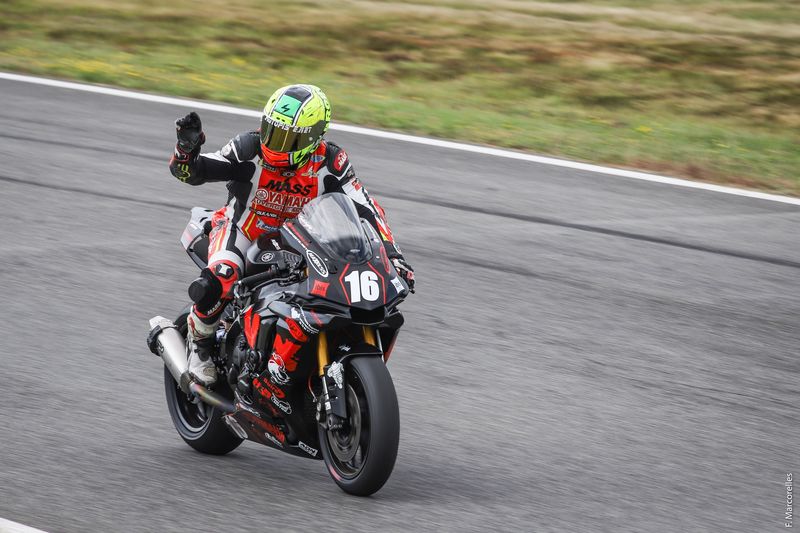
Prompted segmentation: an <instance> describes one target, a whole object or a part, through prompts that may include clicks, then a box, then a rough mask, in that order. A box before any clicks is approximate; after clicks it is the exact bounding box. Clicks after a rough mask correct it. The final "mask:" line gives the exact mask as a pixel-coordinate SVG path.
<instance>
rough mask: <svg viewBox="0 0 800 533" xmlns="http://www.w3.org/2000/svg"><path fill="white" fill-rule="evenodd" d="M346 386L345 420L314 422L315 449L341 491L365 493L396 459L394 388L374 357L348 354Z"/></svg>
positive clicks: (379, 484) (397, 434) (382, 481)
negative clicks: (331, 426) (330, 424)
mask: <svg viewBox="0 0 800 533" xmlns="http://www.w3.org/2000/svg"><path fill="white" fill-rule="evenodd" d="M346 390H347V410H348V413H347V414H348V422H347V423H346V424H345V426H344V428H342V429H341V430H339V431H328V430H327V429H326V428H323V427H322V426H318V428H319V429H318V431H319V442H320V450H321V451H322V457H323V459H324V460H325V465H326V466H327V467H328V473H329V474H330V475H331V477H332V478H333V480H334V481H335V482H336V484H337V485H339V487H340V488H341V489H342V490H343V491H345V492H347V493H349V494H353V495H356V496H369V495H370V494H374V493H375V492H377V491H378V490H380V488H381V487H383V485H384V484H385V483H386V481H387V480H388V479H389V476H390V475H391V473H392V469H393V468H394V463H395V460H396V459H397V447H398V444H399V441H400V411H399V409H398V407H397V393H396V392H395V390H394V384H393V383H392V377H391V376H390V375H389V371H388V370H387V369H386V365H385V364H384V362H383V360H382V359H381V358H379V357H355V358H353V359H351V360H350V361H349V363H348V366H347V380H346Z"/></svg>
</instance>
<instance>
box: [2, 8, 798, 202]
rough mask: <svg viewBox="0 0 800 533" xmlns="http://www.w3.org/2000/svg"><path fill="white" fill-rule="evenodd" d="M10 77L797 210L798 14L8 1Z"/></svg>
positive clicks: (5, 50) (6, 61)
mask: <svg viewBox="0 0 800 533" xmlns="http://www.w3.org/2000/svg"><path fill="white" fill-rule="evenodd" d="M643 4H646V6H643ZM0 69H3V70H13V71H21V72H29V73H34V74H41V75H53V76H59V77H65V78H72V79H78V80H84V81H89V82H98V83H108V84H113V85H118V86H122V87H129V88H134V89H143V90H148V91H157V92H163V93H169V94H177V95H184V96H189V97H196V98H203V99H211V100H218V101H225V102H231V103H234V104H239V105H244V106H248V107H253V108H258V107H260V106H261V105H263V103H264V101H265V100H266V98H267V96H268V95H269V94H270V93H271V92H272V91H273V90H274V89H275V88H277V87H278V86H280V85H283V84H286V83H292V82H307V83H314V84H317V85H319V86H320V87H322V88H323V89H324V90H325V91H326V92H327V93H328V95H329V97H330V98H331V100H332V103H333V110H334V119H335V120H340V121H342V122H351V123H357V124H361V125H368V126H376V127H381V128H388V129H393V130H401V131H405V132H410V133H416V134H424V135H432V136H437V137H444V138H453V139H460V140H465V141H470V142H476V143H487V144H493V145H498V146H505V147H510V148H517V149H523V150H528V151H532V152H537V153H546V154H552V155H556V156H561V157H567V158H571V159H579V160H585V161H592V162H599V163H606V164H611V165H617V166H630V167H636V168H644V169H650V170H654V171H657V172H663V173H667V174H673V175H679V176H684V177H688V178H691V179H697V180H704V181H712V182H717V183H726V184H733V185H740V186H744V187H750V188H757V189H762V190H767V191H771V192H777V193H783V194H791V195H796V196H800V176H799V175H798V172H797V169H798V168H800V150H798V144H799V143H798V141H800V135H798V128H799V127H800V3H798V2H796V1H795V0H762V1H758V2H756V1H753V0H749V1H746V0H745V1H739V0H691V1H689V0H670V1H666V0H652V1H649V2H641V1H637V0H584V1H570V0H560V1H529V0H496V1H493V2H485V1H478V0H438V1H434V0H412V1H411V2H391V1H360V0H327V1H321V0H320V1H317V0H304V1H303V0H298V1H296V2H292V3H288V2H287V3H284V2H280V3H278V2H260V1H258V0H227V1H224V2H223V1H221V0H207V1H205V2H189V1H187V0H173V1H172V2H169V3H166V2H158V1H154V0H139V1H133V0H59V1H55V0H4V2H3V3H2V4H0Z"/></svg>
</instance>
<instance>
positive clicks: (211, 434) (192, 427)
mask: <svg viewBox="0 0 800 533" xmlns="http://www.w3.org/2000/svg"><path fill="white" fill-rule="evenodd" d="M175 325H176V326H177V327H178V331H180V332H181V335H183V336H184V338H185V337H186V315H185V314H183V315H181V316H179V317H178V319H177V320H176V321H175ZM218 383H219V385H218V388H217V389H215V392H217V393H218V394H221V395H222V396H225V397H226V398H228V399H229V400H230V399H232V397H233V394H232V392H231V390H230V389H229V388H228V387H227V384H226V383H224V382H222V381H220V382H218ZM164 391H165V392H166V396H167V409H169V416H170V418H172V424H173V425H174V426H175V429H176V430H177V431H178V435H180V436H181V438H182V439H183V441H184V442H185V443H186V444H188V445H189V446H191V447H192V448H194V449H195V450H197V451H198V452H202V453H207V454H211V455H225V454H226V453H229V452H231V451H233V450H235V449H236V448H237V447H238V446H239V445H240V444H241V443H242V442H243V440H242V439H240V438H239V437H238V436H236V435H234V434H233V432H232V431H231V430H230V429H229V428H228V425H227V424H226V423H225V421H224V420H223V419H222V412H221V411H220V410H219V409H217V408H215V407H212V406H210V405H207V404H205V403H203V402H201V401H200V400H198V399H196V398H189V396H187V395H186V393H184V392H183V391H182V390H181V389H180V387H179V386H178V383H177V382H176V381H175V379H174V378H173V377H172V374H170V372H169V370H168V369H167V367H166V366H165V367H164Z"/></svg>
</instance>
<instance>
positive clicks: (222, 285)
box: [186, 210, 250, 386]
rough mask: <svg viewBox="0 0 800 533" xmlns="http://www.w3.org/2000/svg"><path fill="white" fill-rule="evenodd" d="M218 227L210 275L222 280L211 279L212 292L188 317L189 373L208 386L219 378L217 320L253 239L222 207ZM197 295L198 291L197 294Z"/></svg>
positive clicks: (211, 239) (212, 242)
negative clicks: (216, 356)
mask: <svg viewBox="0 0 800 533" xmlns="http://www.w3.org/2000/svg"><path fill="white" fill-rule="evenodd" d="M212 224H214V228H213V229H212V230H211V234H210V235H209V244H208V252H209V258H208V259H209V261H208V268H207V270H206V272H205V275H206V276H212V278H213V279H215V280H216V281H217V282H218V283H210V284H208V285H209V288H208V290H209V291H210V292H209V293H208V294H203V295H201V297H199V298H196V299H195V301H196V302H198V303H196V304H195V305H194V306H192V311H191V313H190V314H189V318H188V326H189V328H188V334H187V339H186V340H187V347H188V351H189V373H190V374H192V375H193V376H194V377H195V378H196V379H197V380H198V381H200V382H201V383H203V384H204V385H206V386H208V385H211V384H212V383H214V382H215V381H216V380H217V370H216V368H215V367H214V362H213V361H212V360H211V354H212V353H213V350H214V346H215V345H216V339H215V335H216V331H217V324H219V320H220V317H221V316H222V312H223V311H224V310H225V306H226V305H227V303H228V302H229V301H230V300H231V298H232V297H233V284H234V283H236V281H238V280H239V279H240V278H241V276H242V272H243V271H244V255H245V253H247V248H248V247H249V246H250V241H249V240H248V239H247V237H245V236H244V234H243V233H242V232H241V231H240V230H239V228H237V227H236V225H235V224H233V223H231V222H230V220H228V219H227V218H225V216H224V214H223V213H222V210H220V211H218V212H217V213H215V214H214V218H213V220H212ZM194 296H197V295H194Z"/></svg>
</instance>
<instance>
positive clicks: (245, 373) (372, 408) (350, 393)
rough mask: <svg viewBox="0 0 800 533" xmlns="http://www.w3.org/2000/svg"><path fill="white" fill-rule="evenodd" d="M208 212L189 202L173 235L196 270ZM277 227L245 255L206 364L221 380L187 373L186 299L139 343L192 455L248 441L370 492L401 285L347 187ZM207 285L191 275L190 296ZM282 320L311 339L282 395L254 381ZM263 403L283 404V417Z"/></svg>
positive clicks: (390, 408) (389, 450)
mask: <svg viewBox="0 0 800 533" xmlns="http://www.w3.org/2000/svg"><path fill="white" fill-rule="evenodd" d="M212 214H213V212H212V211H211V210H208V209H204V208H200V207H195V208H193V209H192V214H191V220H190V221H189V223H188V225H187V226H186V229H185V231H184V233H183V235H182V236H181V243H182V244H183V246H184V248H185V249H186V252H187V253H188V254H189V256H190V257H191V258H192V260H193V261H194V262H195V263H196V264H197V266H198V267H200V268H201V269H202V268H205V267H206V266H207V255H208V242H209V239H208V234H209V232H210V229H211V217H212ZM279 233H280V239H277V238H274V236H273V237H269V236H266V239H263V238H262V239H259V240H257V241H256V242H254V244H253V245H251V247H250V248H249V249H248V251H247V254H246V264H245V272H246V274H247V277H244V278H242V279H240V280H239V281H238V282H236V284H235V285H234V291H233V294H234V297H233V300H232V301H231V302H230V303H229V304H228V305H227V307H226V309H225V310H224V312H223V316H222V319H221V321H220V325H219V329H218V331H217V332H216V338H217V341H218V343H217V348H216V349H215V351H214V354H213V355H212V360H213V361H214V363H215V365H216V367H217V371H218V375H219V376H220V377H219V379H218V380H217V382H216V383H215V384H214V385H212V386H211V387H208V388H207V387H204V386H203V385H202V384H200V383H199V382H197V381H196V380H194V379H193V378H192V377H191V376H190V375H189V373H188V371H187V370H188V358H187V351H186V332H187V317H188V314H189V311H190V309H191V305H188V306H186V308H184V309H183V311H182V312H181V313H180V314H179V315H178V317H177V318H176V319H175V321H171V320H168V319H166V318H164V317H161V316H156V317H153V318H152V319H151V320H150V328H151V330H150V334H149V336H148V346H149V348H150V350H151V351H152V352H153V353H154V354H156V355H158V356H159V357H161V358H162V359H163V362H164V387H165V391H166V398H167V406H168V409H169V414H170V416H171V418H172V422H173V424H174V426H175V429H176V430H177V431H178V434H179V435H180V436H181V438H182V439H183V440H184V441H185V442H186V443H187V444H188V445H189V446H191V447H192V448H194V449H195V450H198V451H200V452H203V453H208V454H214V455H223V454H226V453H228V452H230V451H232V450H234V449H235V448H236V447H237V446H239V445H240V444H241V443H242V442H243V441H244V440H251V441H254V442H257V443H259V444H264V445H266V446H269V447H271V448H276V449H278V450H281V451H283V452H286V453H289V454H291V455H295V456H299V457H305V458H309V459H322V460H323V461H324V462H325V465H326V466H327V469H328V472H329V473H330V475H331V477H332V478H333V480H334V481H335V482H336V484H337V485H338V486H339V487H340V488H341V489H343V490H344V491H345V492H348V493H350V494H355V495H361V496H366V495H369V494H373V493H374V492H376V491H377V490H379V489H380V488H381V487H382V486H383V485H384V483H385V482H386V481H387V480H388V478H389V476H390V474H391V472H392V468H393V467H394V463H395V459H396V457H397V446H398V441H399V436H400V418H399V411H398V406H397V395H396V393H395V389H394V385H393V383H392V379H391V376H390V375H389V372H388V370H387V368H386V364H385V363H386V361H387V360H388V358H389V356H390V355H391V353H392V348H393V346H394V343H395V340H396V339H397V334H398V331H399V329H400V327H401V326H402V325H403V315H402V314H401V313H400V311H399V310H398V309H397V307H398V304H400V303H401V302H402V301H403V300H404V299H405V297H406V296H407V295H408V293H409V287H408V285H407V284H406V283H405V281H404V280H403V279H402V277H401V276H399V275H398V273H397V271H396V270H395V269H394V267H393V266H392V264H391V262H390V261H389V259H388V257H387V256H386V251H385V250H384V248H383V245H382V243H381V240H380V238H379V236H378V234H377V233H376V231H375V230H374V229H373V227H372V226H371V225H370V224H369V223H368V222H367V221H365V220H363V219H360V218H359V216H358V213H357V211H356V208H355V206H354V204H353V202H352V200H350V198H348V197H347V196H346V195H344V194H341V193H332V194H326V195H323V196H320V197H318V198H316V199H314V200H311V201H310V202H309V203H307V204H306V205H305V206H304V208H303V210H302V211H301V212H300V214H299V215H298V216H297V218H296V219H294V220H290V221H287V222H286V223H284V225H283V226H281V228H280V230H279ZM266 241H268V242H266ZM207 282H208V280H207V279H204V278H203V277H202V276H201V277H200V278H198V279H197V280H195V282H194V283H193V284H192V286H190V288H189V294H190V297H192V299H195V298H194V296H195V295H196V294H198V293H200V292H202V291H199V290H197V289H198V285H196V284H202V283H207ZM280 319H283V320H284V321H285V322H286V323H287V324H289V325H290V327H299V328H301V331H302V334H303V335H305V336H307V337H308V339H309V341H308V342H306V343H305V344H304V347H303V348H302V349H301V351H300V352H299V353H298V355H297V359H298V360H299V361H304V362H305V366H307V367H308V369H309V370H308V375H307V378H306V379H305V382H304V383H299V382H300V381H301V380H298V383H296V384H295V385H294V387H293V388H292V389H291V390H290V392H289V394H287V395H285V397H284V396H281V395H280V394H278V391H277V390H273V391H266V390H264V389H265V385H264V384H263V382H264V380H258V379H256V378H258V377H259V376H262V375H265V374H264V373H265V371H267V372H268V365H269V358H270V354H271V353H272V343H273V341H274V338H275V327H276V323H277V322H278V320H280ZM268 385H269V384H267V386H268ZM276 389H277V388H276ZM268 402H272V403H274V404H275V405H276V406H279V407H280V408H281V409H280V412H281V414H280V416H277V415H275V413H276V412H278V410H275V409H271V408H269V405H268Z"/></svg>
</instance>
